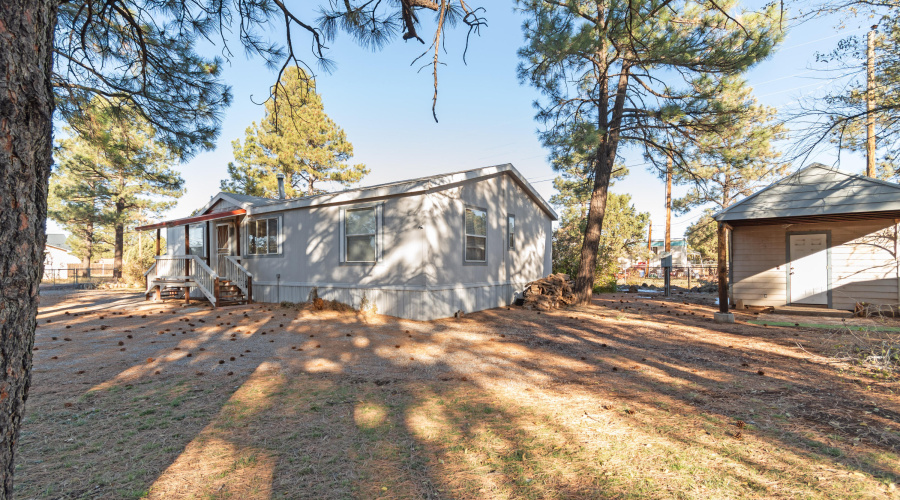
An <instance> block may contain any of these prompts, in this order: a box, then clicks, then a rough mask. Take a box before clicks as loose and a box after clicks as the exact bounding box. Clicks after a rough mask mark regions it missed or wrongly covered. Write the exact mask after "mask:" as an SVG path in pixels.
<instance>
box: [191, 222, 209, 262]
mask: <svg viewBox="0 0 900 500" xmlns="http://www.w3.org/2000/svg"><path fill="white" fill-rule="evenodd" d="M205 243H206V225H205V224H191V225H190V226H188V255H199V256H201V257H202V256H204V255H206V247H205V246H204V245H205Z"/></svg>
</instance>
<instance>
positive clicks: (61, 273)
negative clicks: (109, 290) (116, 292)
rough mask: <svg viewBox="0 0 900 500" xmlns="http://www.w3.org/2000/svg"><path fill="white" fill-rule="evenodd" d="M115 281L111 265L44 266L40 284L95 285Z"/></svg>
mask: <svg viewBox="0 0 900 500" xmlns="http://www.w3.org/2000/svg"><path fill="white" fill-rule="evenodd" d="M114 281H116V279H115V277H114V276H113V268H112V266H97V267H89V268H87V267H76V266H71V267H62V268H45V269H44V275H43V277H42V278H41V286H45V287H46V286H63V285H67V286H70V285H77V286H80V285H97V284H100V283H111V282H114Z"/></svg>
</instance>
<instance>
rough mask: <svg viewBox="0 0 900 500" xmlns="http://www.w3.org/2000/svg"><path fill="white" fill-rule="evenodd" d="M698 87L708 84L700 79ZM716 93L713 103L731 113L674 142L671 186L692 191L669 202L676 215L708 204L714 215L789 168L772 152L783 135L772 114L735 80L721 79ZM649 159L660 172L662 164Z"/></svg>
mask: <svg viewBox="0 0 900 500" xmlns="http://www.w3.org/2000/svg"><path fill="white" fill-rule="evenodd" d="M698 84H700V85H709V84H711V82H710V81H709V80H708V79H704V80H702V81H700V82H698ZM718 87H719V94H718V99H719V100H721V101H723V102H724V104H725V106H727V107H728V108H730V109H734V110H735V112H734V113H733V114H732V115H731V116H730V117H728V119H727V120H723V121H722V123H721V125H720V127H719V128H717V129H715V130H706V131H700V132H699V133H697V134H694V135H692V136H691V137H684V136H675V137H674V141H673V146H674V149H675V150H677V151H678V154H677V155H674V160H675V161H674V162H673V165H674V166H673V174H674V175H673V182H674V183H675V184H679V185H689V186H691V188H690V190H689V191H688V193H687V194H686V195H685V196H683V197H681V198H677V199H675V200H673V203H672V208H673V210H674V211H675V212H676V213H681V214H684V213H686V212H689V211H690V210H692V209H694V208H697V207H702V206H706V205H710V204H712V205H714V206H715V207H716V208H717V211H718V210H721V209H724V208H727V207H728V206H729V205H731V204H732V203H734V202H735V201H737V199H738V198H741V197H744V196H748V195H750V194H751V193H753V192H754V191H756V189H758V188H759V186H760V184H761V183H763V182H765V181H768V180H773V179H775V178H779V177H782V176H784V174H785V173H786V172H787V169H788V167H789V165H788V164H787V163H784V162H781V161H779V160H780V156H781V155H780V153H779V152H778V151H777V150H776V149H775V147H774V146H775V142H776V141H779V140H782V139H784V138H785V136H786V134H787V129H786V127H785V126H784V125H783V124H781V123H778V122H777V117H776V115H777V111H776V110H775V109H774V108H769V107H766V106H761V105H759V104H758V103H757V102H756V99H755V98H753V96H752V89H751V88H749V87H747V85H746V82H745V81H744V79H743V78H741V77H740V76H729V77H726V78H723V79H722V80H721V82H720V83H719V86H718ZM650 159H651V161H652V162H653V163H654V164H657V165H660V171H662V168H661V165H662V163H663V161H664V160H663V159H662V158H658V157H651V158H650Z"/></svg>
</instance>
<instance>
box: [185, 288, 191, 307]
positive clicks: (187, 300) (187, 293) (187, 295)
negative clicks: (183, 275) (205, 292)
mask: <svg viewBox="0 0 900 500" xmlns="http://www.w3.org/2000/svg"><path fill="white" fill-rule="evenodd" d="M184 304H185V305H188V306H189V305H191V287H189V286H186V287H184Z"/></svg>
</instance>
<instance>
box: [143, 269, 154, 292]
mask: <svg viewBox="0 0 900 500" xmlns="http://www.w3.org/2000/svg"><path fill="white" fill-rule="evenodd" d="M151 273H153V276H156V274H155V273H156V262H154V263H153V265H152V266H150V269H147V271H145V272H144V282H145V283H146V284H147V292H148V293H149V292H150V282H151V281H153V280H152V279H151V278H149V276H150V274H151Z"/></svg>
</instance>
